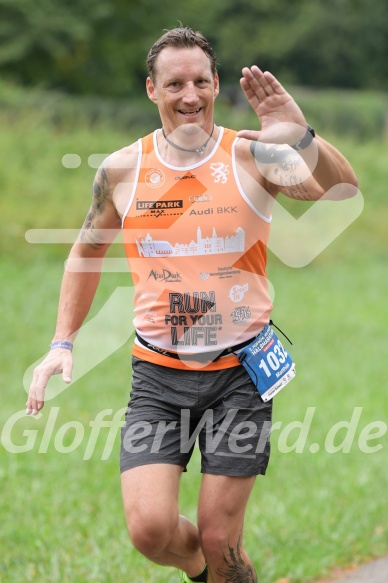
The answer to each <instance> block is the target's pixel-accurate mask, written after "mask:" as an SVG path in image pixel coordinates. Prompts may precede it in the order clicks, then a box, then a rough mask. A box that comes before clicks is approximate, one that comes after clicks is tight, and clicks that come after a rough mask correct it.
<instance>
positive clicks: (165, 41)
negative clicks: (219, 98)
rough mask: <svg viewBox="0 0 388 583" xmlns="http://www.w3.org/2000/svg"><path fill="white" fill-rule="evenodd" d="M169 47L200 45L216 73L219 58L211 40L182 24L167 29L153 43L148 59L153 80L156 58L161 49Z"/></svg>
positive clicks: (213, 71) (153, 79)
mask: <svg viewBox="0 0 388 583" xmlns="http://www.w3.org/2000/svg"><path fill="white" fill-rule="evenodd" d="M167 47H175V48H180V49H184V48H194V47H199V48H200V49H202V50H203V52H204V53H205V55H207V57H208V58H209V61H210V66H211V70H212V73H213V76H214V75H216V73H217V66H216V65H217V59H216V55H215V54H214V51H213V47H212V46H211V44H210V43H209V41H208V40H207V39H206V38H205V37H204V36H203V34H202V33H201V32H199V31H198V30H194V29H193V28H190V27H188V26H181V27H179V28H173V29H172V30H167V31H166V32H165V33H164V35H163V36H161V37H160V38H159V39H158V40H157V41H156V42H155V43H154V44H153V45H152V47H151V49H150V52H149V53H148V56H147V60H146V64H147V69H148V74H149V76H150V77H151V79H152V81H155V73H156V59H157V58H158V55H159V54H160V53H161V51H162V50H163V49H165V48H167Z"/></svg>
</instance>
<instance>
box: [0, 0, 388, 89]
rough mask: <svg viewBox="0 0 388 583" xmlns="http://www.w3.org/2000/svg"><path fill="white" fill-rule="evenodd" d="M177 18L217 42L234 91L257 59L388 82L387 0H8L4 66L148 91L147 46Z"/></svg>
mask: <svg viewBox="0 0 388 583" xmlns="http://www.w3.org/2000/svg"><path fill="white" fill-rule="evenodd" d="M179 21H181V22H182V23H183V24H184V25H185V26H192V27H194V28H197V29H199V30H201V31H202V32H203V33H204V34H205V36H207V37H208V38H209V40H210V41H211V42H212V44H213V46H214V48H215V50H216V53H217V55H218V60H219V71H220V75H221V80H222V82H223V85H224V86H225V85H228V83H229V84H230V86H231V88H232V89H231V97H232V98H234V96H233V92H234V91H235V92H236V95H237V94H239V93H240V92H239V86H238V79H239V77H240V72H241V68H242V67H243V66H246V65H251V64H254V63H256V64H258V65H259V66H260V67H262V68H264V69H269V70H270V71H272V72H273V73H274V74H275V75H277V76H279V77H280V78H281V79H282V81H283V82H285V83H296V84H301V85H306V86H309V85H310V86H335V87H355V88H358V87H367V88H377V89H387V88H388V60H387V58H386V57H387V48H388V47H387V43H388V2H386V1H383V0H381V1H380V0H372V1H370V0H260V1H258V0H212V2H208V1H207V0H191V1H190V2H189V3H181V4H178V5H177V3H176V1H175V0H164V2H163V3H160V4H158V5H156V4H155V2H154V0H141V1H139V0H0V69H1V72H2V74H3V76H4V75H8V76H12V77H13V78H15V79H17V80H18V81H20V82H22V83H24V84H44V85H46V86H48V87H56V88H61V89H65V90H67V91H69V92H73V93H90V94H100V95H109V96H121V97H133V96H135V95H138V94H140V93H141V94H142V95H144V79H145V76H146V69H145V58H146V55H147V52H148V50H149V48H150V46H151V45H152V43H153V42H154V41H155V39H156V38H158V36H160V35H161V34H162V33H163V30H164V29H165V28H173V27H175V26H177V25H178V23H179Z"/></svg>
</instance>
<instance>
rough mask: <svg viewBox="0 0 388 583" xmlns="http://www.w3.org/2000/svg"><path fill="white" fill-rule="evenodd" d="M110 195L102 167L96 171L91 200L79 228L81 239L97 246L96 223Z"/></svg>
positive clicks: (106, 177)
mask: <svg viewBox="0 0 388 583" xmlns="http://www.w3.org/2000/svg"><path fill="white" fill-rule="evenodd" d="M109 197H110V190H109V181H108V176H107V174H106V171H105V169H104V168H101V169H100V170H99V171H98V174H97V176H96V178H95V180H94V183H93V200H92V206H91V207H90V209H89V212H88V214H87V217H86V219H85V221H84V224H83V227H82V230H81V241H83V242H84V243H90V244H91V245H96V246H98V245H99V244H101V243H102V241H101V240H100V239H101V237H99V236H98V233H97V232H95V227H96V223H97V221H98V219H99V217H100V216H101V215H102V213H103V212H104V208H105V204H106V201H107V200H108V199H109Z"/></svg>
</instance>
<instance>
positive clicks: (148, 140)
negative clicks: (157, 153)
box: [141, 130, 157, 154]
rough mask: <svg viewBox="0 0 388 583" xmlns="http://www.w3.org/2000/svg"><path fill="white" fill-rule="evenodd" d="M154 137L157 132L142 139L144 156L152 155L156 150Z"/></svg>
mask: <svg viewBox="0 0 388 583" xmlns="http://www.w3.org/2000/svg"><path fill="white" fill-rule="evenodd" d="M155 131H157V130H155ZM154 135H155V132H152V133H151V134H148V135H147V136H144V138H142V139H141V144H142V152H143V154H150V153H151V152H152V151H153V150H154Z"/></svg>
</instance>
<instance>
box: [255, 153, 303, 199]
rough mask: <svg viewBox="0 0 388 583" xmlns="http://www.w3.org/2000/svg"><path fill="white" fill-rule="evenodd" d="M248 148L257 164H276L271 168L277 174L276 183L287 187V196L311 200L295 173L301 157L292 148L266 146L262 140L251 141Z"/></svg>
mask: <svg viewBox="0 0 388 583" xmlns="http://www.w3.org/2000/svg"><path fill="white" fill-rule="evenodd" d="M250 149H251V153H252V155H253V156H254V158H255V160H256V162H257V163H258V164H259V165H260V164H274V165H275V164H276V168H274V170H273V172H274V174H276V176H277V181H276V184H278V185H279V186H281V187H283V188H285V189H287V195H288V196H289V197H291V198H296V199H298V200H313V197H312V196H311V195H310V194H309V192H308V191H307V190H306V188H305V186H304V184H303V182H302V179H301V177H300V176H298V174H297V168H298V166H300V165H301V163H302V159H301V157H300V155H299V154H297V153H296V152H295V150H294V149H292V148H290V149H283V148H281V149H280V148H279V147H278V146H277V145H276V144H275V145H272V146H269V147H267V144H265V143H263V142H251V146H250ZM259 169H260V166H259Z"/></svg>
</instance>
